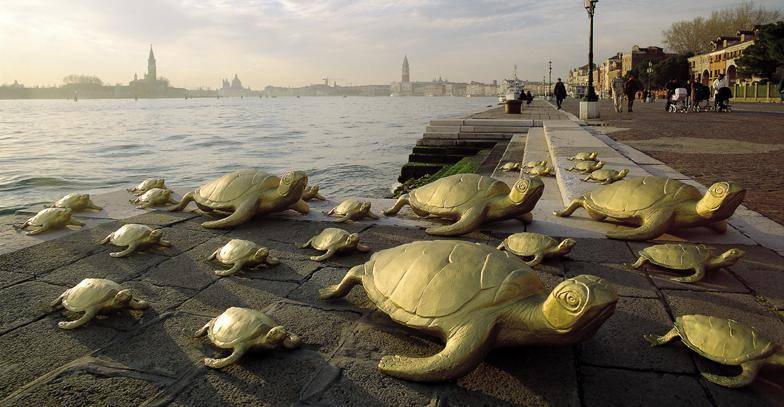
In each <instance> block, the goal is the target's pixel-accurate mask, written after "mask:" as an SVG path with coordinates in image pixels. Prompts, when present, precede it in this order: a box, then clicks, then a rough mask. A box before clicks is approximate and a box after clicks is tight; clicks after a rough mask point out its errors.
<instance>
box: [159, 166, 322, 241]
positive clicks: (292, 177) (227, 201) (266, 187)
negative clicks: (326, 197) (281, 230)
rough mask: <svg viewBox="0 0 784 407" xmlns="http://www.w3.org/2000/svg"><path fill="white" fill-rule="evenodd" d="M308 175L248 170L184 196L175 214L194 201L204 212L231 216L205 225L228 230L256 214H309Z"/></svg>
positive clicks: (215, 181)
mask: <svg viewBox="0 0 784 407" xmlns="http://www.w3.org/2000/svg"><path fill="white" fill-rule="evenodd" d="M307 185H308V176H307V175H305V173H304V172H301V171H288V172H286V173H285V174H284V175H283V176H282V177H280V178H278V177H276V176H274V175H271V174H268V173H266V172H264V171H258V170H253V169H246V170H240V171H235V172H232V173H230V174H226V175H224V176H222V177H220V178H217V179H215V180H212V181H210V182H208V183H206V184H204V185H202V186H201V187H199V188H196V190H195V191H193V192H188V193H187V194H185V196H183V197H182V200H181V201H180V203H179V204H177V206H175V207H174V208H172V209H171V210H172V211H181V210H183V209H185V207H186V206H188V203H189V202H191V201H195V202H196V206H198V207H199V209H201V210H202V211H205V212H212V211H218V212H221V213H229V215H228V216H226V217H225V218H223V219H219V220H215V221H209V222H204V223H202V224H201V225H202V226H204V227H205V228H228V227H232V226H237V225H240V224H242V223H245V222H247V221H249V220H250V219H251V218H253V217H254V216H255V215H262V214H267V213H272V212H281V211H285V210H287V209H293V210H295V211H297V212H299V213H303V214H306V213H308V212H309V211H310V208H309V207H308V204H307V203H306V202H305V201H303V200H302V194H303V193H304V191H305V187H306V186H307Z"/></svg>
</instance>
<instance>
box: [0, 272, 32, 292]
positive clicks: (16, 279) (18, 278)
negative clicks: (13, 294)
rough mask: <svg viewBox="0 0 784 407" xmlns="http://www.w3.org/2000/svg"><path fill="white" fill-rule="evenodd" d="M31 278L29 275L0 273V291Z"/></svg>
mask: <svg viewBox="0 0 784 407" xmlns="http://www.w3.org/2000/svg"><path fill="white" fill-rule="evenodd" d="M31 278H33V277H32V276H31V275H29V274H22V273H12V272H10V271H0V290H2V289H3V288H6V287H9V286H12V285H14V284H16V283H20V282H22V281H25V280H29V279H31Z"/></svg>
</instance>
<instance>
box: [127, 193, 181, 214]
mask: <svg viewBox="0 0 784 407" xmlns="http://www.w3.org/2000/svg"><path fill="white" fill-rule="evenodd" d="M128 202H130V203H132V204H134V205H136V207H137V208H138V209H147V208H151V207H153V206H160V205H168V204H176V203H177V201H176V200H174V199H172V190H170V189H165V188H153V189H150V190H148V191H147V192H145V193H143V194H142V195H141V196H139V197H137V198H136V199H131V200H129V201H128Z"/></svg>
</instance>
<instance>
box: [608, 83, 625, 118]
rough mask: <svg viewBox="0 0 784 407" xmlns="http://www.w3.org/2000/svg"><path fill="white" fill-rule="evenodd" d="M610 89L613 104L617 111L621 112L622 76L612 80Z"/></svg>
mask: <svg viewBox="0 0 784 407" xmlns="http://www.w3.org/2000/svg"><path fill="white" fill-rule="evenodd" d="M610 90H611V91H612V97H613V105H614V106H615V111H616V112H618V113H620V112H621V110H622V109H621V104H622V103H623V78H621V77H620V76H619V77H617V78H615V79H613V80H612V82H610Z"/></svg>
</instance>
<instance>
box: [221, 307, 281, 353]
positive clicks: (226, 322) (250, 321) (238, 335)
mask: <svg viewBox="0 0 784 407" xmlns="http://www.w3.org/2000/svg"><path fill="white" fill-rule="evenodd" d="M273 326H275V322H274V321H273V320H272V319H271V318H270V317H268V316H266V315H264V314H263V313H262V312H260V311H256V310H252V309H249V308H239V307H231V308H229V309H227V310H226V311H224V312H223V313H222V314H220V315H219V316H218V317H217V318H215V319H214V320H213V321H212V326H211V327H210V329H209V331H208V332H207V334H208V336H209V337H210V340H211V341H212V343H214V344H215V345H217V346H219V347H221V348H231V347H234V346H235V345H237V344H239V343H242V342H247V341H250V340H254V339H256V338H258V337H259V336H261V335H266V334H267V332H269V330H270V329H271V328H272V327H273Z"/></svg>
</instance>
